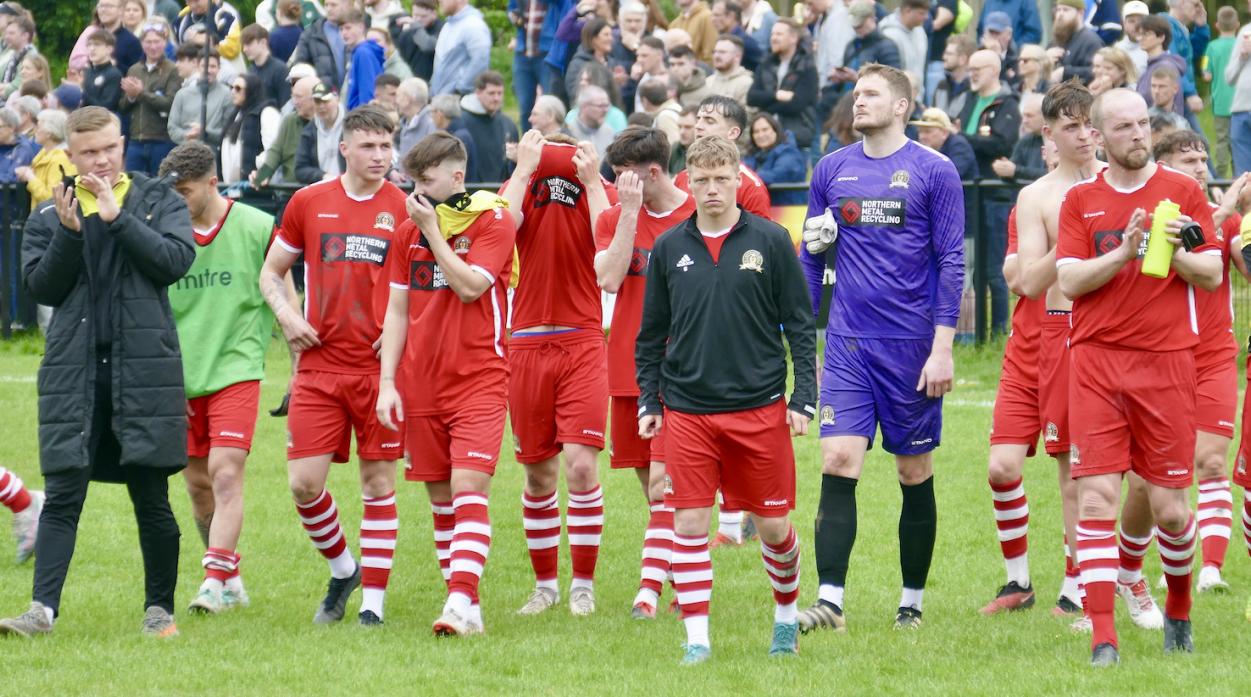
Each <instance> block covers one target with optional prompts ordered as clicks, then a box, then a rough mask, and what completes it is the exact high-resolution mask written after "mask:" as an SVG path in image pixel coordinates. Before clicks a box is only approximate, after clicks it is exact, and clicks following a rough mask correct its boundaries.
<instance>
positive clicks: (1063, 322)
mask: <svg viewBox="0 0 1251 697" xmlns="http://www.w3.org/2000/svg"><path fill="white" fill-rule="evenodd" d="M1042 326H1043V327H1044V328H1045V329H1052V330H1055V329H1061V328H1062V329H1066V330H1067V329H1069V328H1070V327H1071V326H1072V325H1071V323H1070V322H1069V313H1067V312H1065V313H1063V314H1059V315H1053V314H1051V313H1050V312H1048V313H1047V314H1045V315H1043V318H1042Z"/></svg>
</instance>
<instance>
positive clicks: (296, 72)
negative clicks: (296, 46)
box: [287, 63, 317, 82]
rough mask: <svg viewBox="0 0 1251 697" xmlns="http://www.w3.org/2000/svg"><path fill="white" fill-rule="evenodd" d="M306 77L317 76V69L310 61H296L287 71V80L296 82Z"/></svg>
mask: <svg viewBox="0 0 1251 697" xmlns="http://www.w3.org/2000/svg"><path fill="white" fill-rule="evenodd" d="M306 77H317V69H316V68H314V67H313V66H311V65H309V64H308V63H296V64H295V65H293V66H291V69H290V70H288V71H287V82H296V81H298V80H303V79H304V78H306Z"/></svg>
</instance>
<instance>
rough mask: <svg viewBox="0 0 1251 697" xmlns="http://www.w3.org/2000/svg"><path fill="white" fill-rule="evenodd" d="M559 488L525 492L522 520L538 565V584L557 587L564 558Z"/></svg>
mask: <svg viewBox="0 0 1251 697" xmlns="http://www.w3.org/2000/svg"><path fill="white" fill-rule="evenodd" d="M559 501H560V499H559V497H558V496H557V494H556V492H554V491H553V492H552V493H550V494H547V495H546V496H531V495H530V494H528V493H526V492H524V491H523V492H522V493H521V523H522V526H523V527H524V528H525V530H526V546H527V547H529V548H530V566H531V567H533V568H534V585H535V586H536V587H538V588H547V589H549V590H552V591H557V590H558V589H559V585H557V583H556V576H557V572H558V571H559V566H558V562H559V560H560V505H559Z"/></svg>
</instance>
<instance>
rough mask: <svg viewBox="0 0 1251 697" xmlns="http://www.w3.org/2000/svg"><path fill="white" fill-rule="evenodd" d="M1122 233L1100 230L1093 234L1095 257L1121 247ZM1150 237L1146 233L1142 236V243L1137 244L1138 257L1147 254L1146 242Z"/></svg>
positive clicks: (1119, 231)
mask: <svg viewBox="0 0 1251 697" xmlns="http://www.w3.org/2000/svg"><path fill="white" fill-rule="evenodd" d="M1122 236H1123V232H1122V231H1121V230H1100V231H1098V232H1096V233H1095V238H1094V239H1095V256H1099V257H1101V256H1103V255H1104V254H1107V253H1109V252H1114V251H1116V249H1117V248H1118V247H1120V246H1121V239H1122ZM1150 237H1151V233H1150V232H1147V233H1146V234H1144V235H1143V236H1142V242H1141V243H1139V244H1138V256H1140V257H1141V256H1142V255H1144V254H1146V253H1147V240H1148V239H1149V238H1150Z"/></svg>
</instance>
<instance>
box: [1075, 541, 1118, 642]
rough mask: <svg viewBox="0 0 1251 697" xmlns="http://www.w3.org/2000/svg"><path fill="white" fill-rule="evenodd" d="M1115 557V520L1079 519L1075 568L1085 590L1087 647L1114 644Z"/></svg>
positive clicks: (1116, 560) (1116, 556) (1116, 558)
mask: <svg viewBox="0 0 1251 697" xmlns="http://www.w3.org/2000/svg"><path fill="white" fill-rule="evenodd" d="M1118 559H1119V555H1118V553H1117V550H1116V521H1115V520H1090V519H1086V520H1081V521H1078V523H1077V566H1078V568H1080V569H1081V573H1082V585H1084V586H1085V587H1086V616H1087V617H1089V618H1090V622H1091V626H1092V627H1093V630H1094V631H1093V632H1092V634H1091V638H1090V647H1091V648H1092V649H1093V648H1094V647H1096V646H1098V645H1099V644H1104V643H1110V644H1112V645H1113V646H1116V645H1117V641H1116V622H1115V618H1114V615H1113V610H1114V609H1115V607H1116V580H1117V563H1118Z"/></svg>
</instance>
